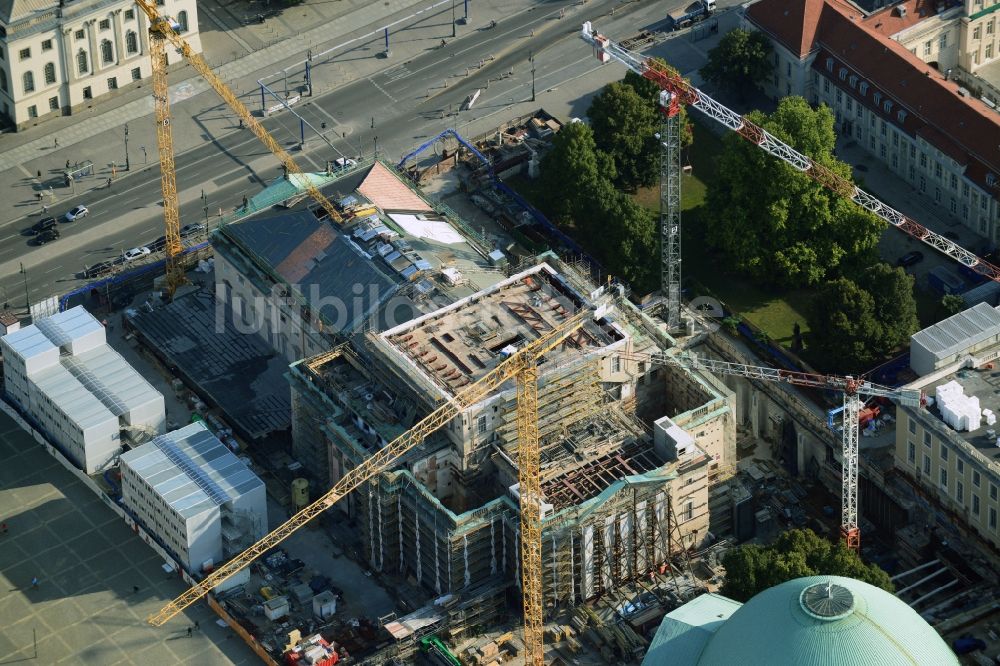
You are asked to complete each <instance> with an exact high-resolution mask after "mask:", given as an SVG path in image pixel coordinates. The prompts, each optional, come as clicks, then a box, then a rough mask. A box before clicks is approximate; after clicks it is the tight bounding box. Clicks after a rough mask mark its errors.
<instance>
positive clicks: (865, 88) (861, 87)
mask: <svg viewBox="0 0 1000 666" xmlns="http://www.w3.org/2000/svg"><path fill="white" fill-rule="evenodd" d="M858 90H859V91H860V92H861V94H862V95H867V94H868V84H867V83H865V82H864V81H862V82H861V85H859V86H858Z"/></svg>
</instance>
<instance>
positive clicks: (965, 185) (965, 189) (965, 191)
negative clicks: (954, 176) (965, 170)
mask: <svg viewBox="0 0 1000 666" xmlns="http://www.w3.org/2000/svg"><path fill="white" fill-rule="evenodd" d="M962 196H963V197H967V196H969V184H968V183H964V182H963V183H962Z"/></svg>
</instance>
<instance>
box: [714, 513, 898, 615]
mask: <svg viewBox="0 0 1000 666" xmlns="http://www.w3.org/2000/svg"><path fill="white" fill-rule="evenodd" d="M722 564H723V566H725V568H726V581H725V583H724V584H723V586H722V594H724V595H725V596H727V597H730V598H731V599H735V600H737V601H744V602H745V601H747V600H748V599H750V598H751V597H753V596H754V595H756V594H758V593H760V592H763V591H764V590H766V589H767V588H769V587H774V586H775V585H779V584H781V583H784V582H785V581H789V580H793V579H795V578H802V577H805V576H818V575H824V574H825V575H831V576H846V577H848V578H854V579H857V580H861V581H864V582H866V583H869V584H871V585H874V586H876V587H880V588H882V589H883V590H887V591H889V592H892V591H893V590H894V588H893V585H892V581H891V580H889V574H887V573H886V572H885V571H883V570H882V569H880V568H879V567H878V566H877V565H875V564H865V563H864V562H863V561H862V560H861V558H860V557H859V556H858V554H857V553H856V552H854V551H852V550H850V549H849V548H848V547H847V546H846V545H844V544H843V543H842V542H838V543H837V544H836V545H835V544H832V543H830V542H829V541H828V540H826V539H823V538H822V537H820V536H818V535H817V534H816V533H815V532H813V531H812V530H808V529H806V530H789V531H787V532H783V533H782V534H781V535H780V536H779V537H778V539H777V540H776V541H775V542H774V543H773V544H771V545H769V546H759V545H757V544H750V545H746V546H740V547H738V548H734V549H732V550H730V551H729V552H727V553H726V554H725V555H724V556H723V558H722Z"/></svg>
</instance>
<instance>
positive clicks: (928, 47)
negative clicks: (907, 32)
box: [924, 40, 931, 56]
mask: <svg viewBox="0 0 1000 666" xmlns="http://www.w3.org/2000/svg"><path fill="white" fill-rule="evenodd" d="M930 54H931V42H930V40H928V41H926V42H924V55H925V56H927V55H930Z"/></svg>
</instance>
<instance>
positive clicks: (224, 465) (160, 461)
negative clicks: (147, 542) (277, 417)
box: [121, 423, 264, 518]
mask: <svg viewBox="0 0 1000 666" xmlns="http://www.w3.org/2000/svg"><path fill="white" fill-rule="evenodd" d="M121 461H122V464H125V465H127V466H128V467H130V468H131V469H132V470H134V471H135V472H136V474H137V475H138V476H139V477H141V478H142V479H143V480H145V481H146V482H147V483H148V484H149V485H150V486H152V488H153V490H154V491H155V492H156V493H157V494H158V495H160V496H161V497H162V498H163V499H164V500H165V501H166V502H167V504H168V505H169V506H170V507H171V508H172V509H173V510H174V511H176V512H177V513H178V514H179V515H181V516H183V517H184V518H190V517H192V516H196V515H198V514H199V513H201V512H203V511H205V510H206V509H211V508H212V507H216V506H221V505H222V504H224V503H226V502H228V501H231V500H234V499H236V498H238V497H240V496H241V495H243V494H245V493H247V492H249V491H251V490H253V489H255V488H259V487H261V486H263V484H264V482H263V481H261V480H260V479H259V478H258V477H257V475H256V474H254V473H253V472H252V471H250V470H249V469H248V468H247V466H246V465H244V464H243V462H242V461H241V460H240V459H239V458H237V457H236V456H235V455H234V454H233V453H232V452H231V451H230V450H229V449H227V448H226V446H225V445H224V444H223V443H222V442H220V441H219V440H218V439H217V438H216V437H215V435H213V434H212V433H211V432H209V431H208V430H207V429H206V428H205V426H204V425H203V424H202V423H192V424H190V425H188V426H185V427H183V428H181V429H180V430H174V431H172V432H168V433H167V434H165V435H160V436H159V437H156V438H155V439H153V441H151V442H148V443H146V444H143V445H142V446H140V447H139V448H137V449H133V450H131V451H129V452H127V453H125V454H123V455H122V457H121Z"/></svg>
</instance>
